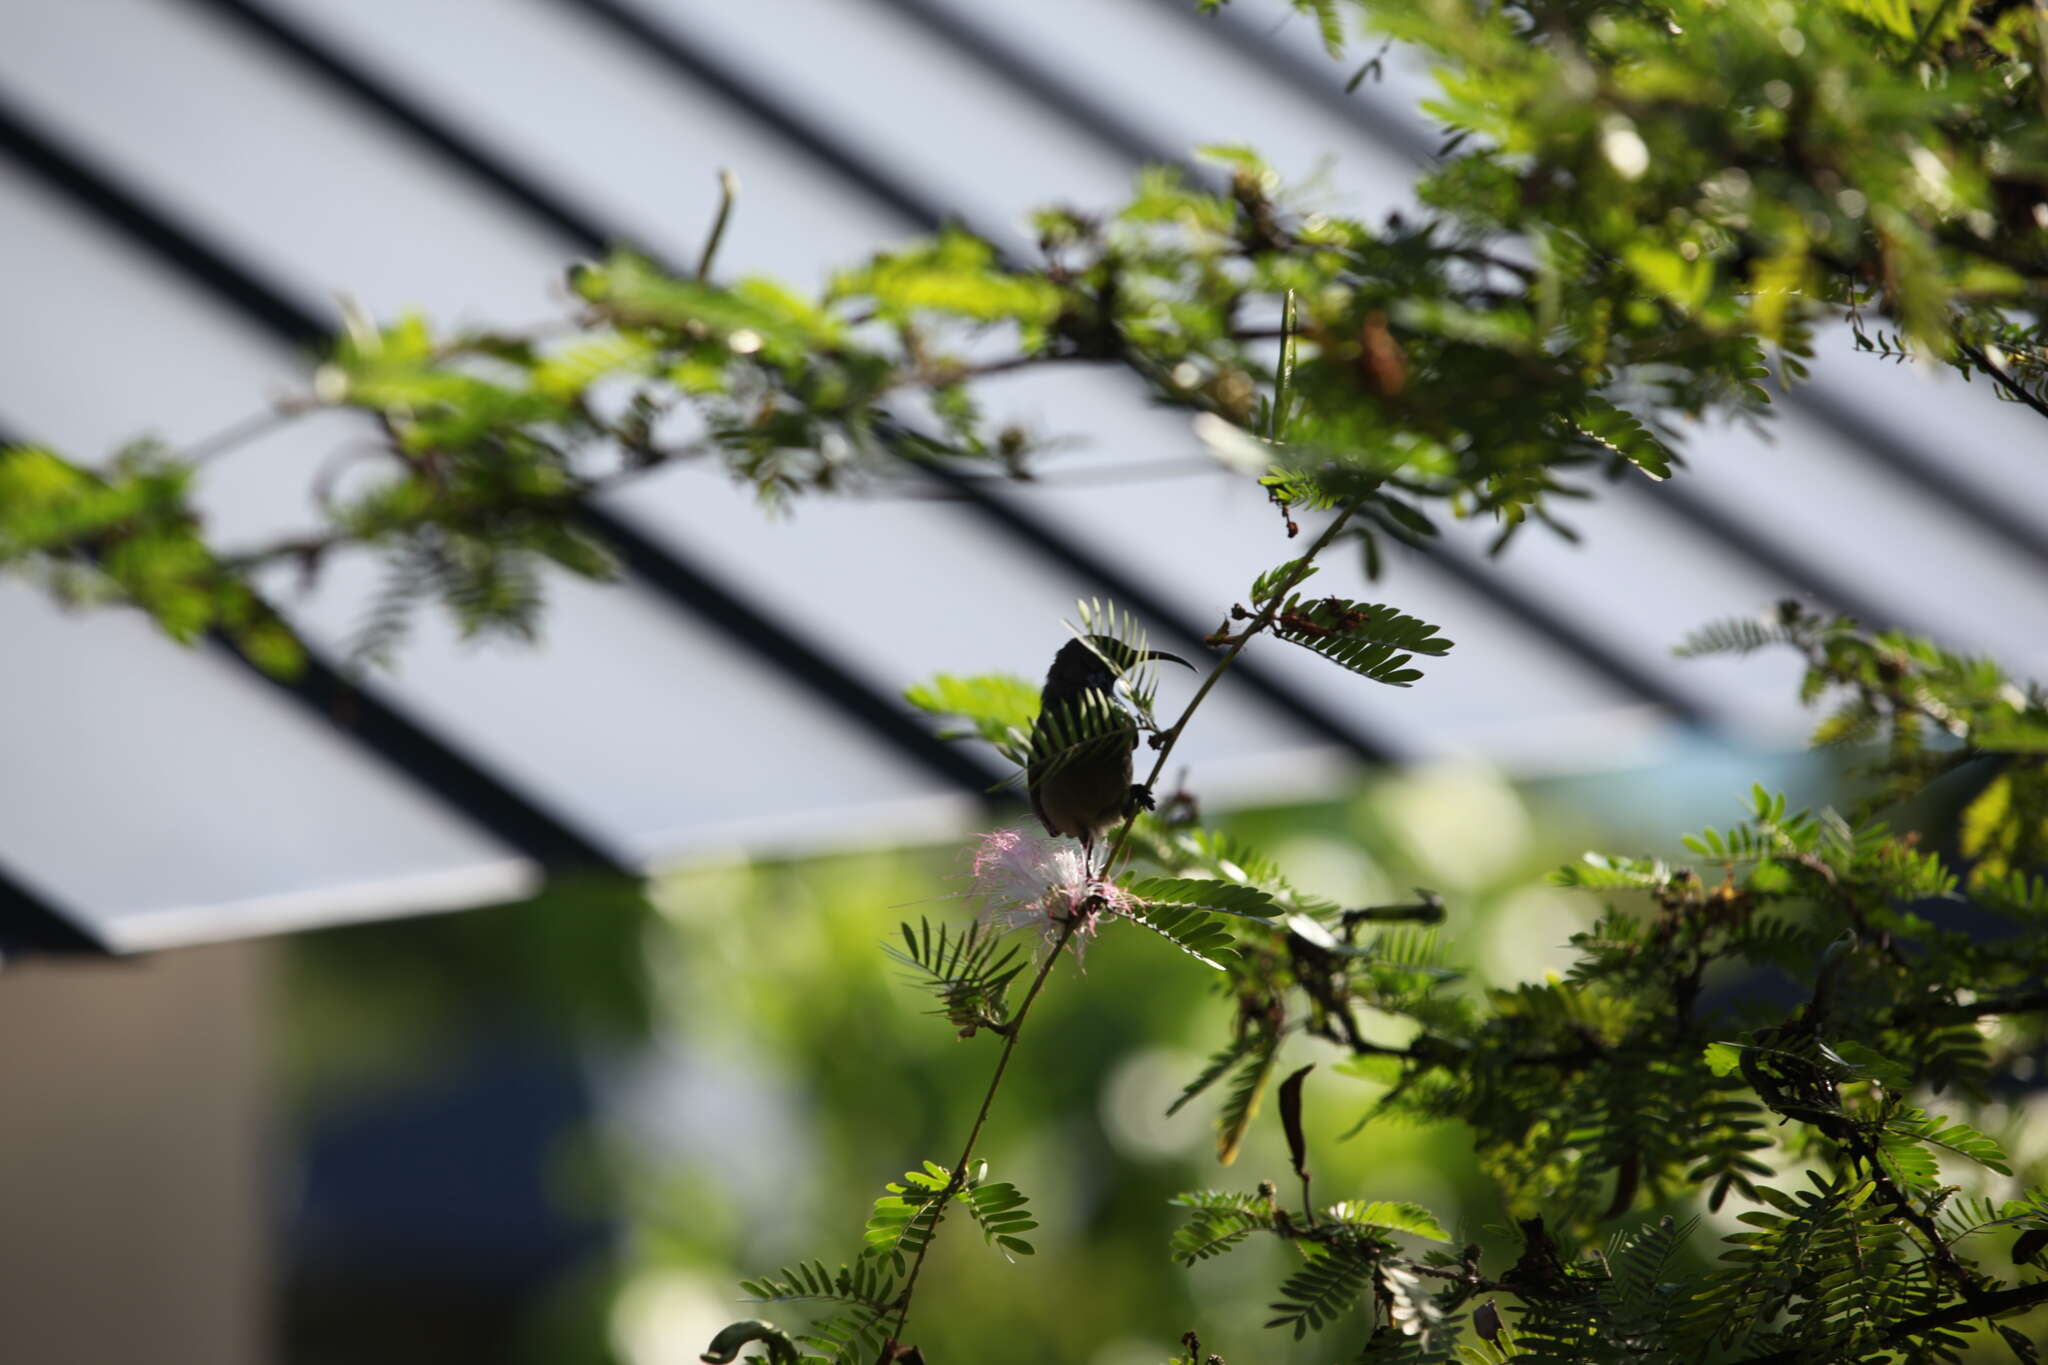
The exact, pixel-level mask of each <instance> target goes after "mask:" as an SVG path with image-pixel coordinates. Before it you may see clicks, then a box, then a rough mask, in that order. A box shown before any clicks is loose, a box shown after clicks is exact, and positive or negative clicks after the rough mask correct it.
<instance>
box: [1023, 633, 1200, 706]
mask: <svg viewBox="0 0 2048 1365" xmlns="http://www.w3.org/2000/svg"><path fill="white" fill-rule="evenodd" d="M1152 659H1164V660H1165V661H1166V662H1168V663H1175V664H1179V665H1180V666H1181V667H1182V668H1189V669H1191V668H1193V667H1194V665H1193V664H1191V663H1189V662H1188V661H1187V660H1186V659H1183V658H1181V657H1180V656H1179V655H1177V654H1168V653H1167V652H1166V651H1165V650H1163V649H1143V650H1141V649H1136V648H1133V647H1132V646H1131V645H1128V644H1126V643H1125V642H1124V641H1122V640H1119V639H1117V638H1116V637H1115V636H1113V635H1083V636H1080V637H1079V638H1077V639H1073V640H1069V641H1067V642H1066V643H1065V644H1064V645H1061V646H1060V652H1059V653H1058V654H1055V655H1054V656H1053V660H1052V671H1051V672H1050V673H1048V674H1046V676H1045V686H1046V690H1047V691H1049V692H1054V693H1067V692H1076V691H1080V690H1083V689H1088V690H1093V691H1097V692H1109V691H1113V690H1114V689H1115V687H1116V684H1117V680H1118V679H1120V678H1122V677H1124V676H1125V675H1126V674H1128V673H1129V672H1130V671H1131V670H1132V669H1134V668H1136V667H1137V666H1138V665H1139V664H1142V663H1145V662H1147V661H1149V660H1152Z"/></svg>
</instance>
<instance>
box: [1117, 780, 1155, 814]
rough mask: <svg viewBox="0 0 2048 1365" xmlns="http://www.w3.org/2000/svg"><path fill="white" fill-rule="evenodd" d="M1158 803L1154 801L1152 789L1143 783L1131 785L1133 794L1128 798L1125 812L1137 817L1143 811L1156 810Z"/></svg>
mask: <svg viewBox="0 0 2048 1365" xmlns="http://www.w3.org/2000/svg"><path fill="white" fill-rule="evenodd" d="M1156 809H1158V803H1156V802H1155V801H1153V799H1152V789H1151V788H1150V787H1148V786H1146V785H1145V784H1144V783H1143V782H1133V783H1132V784H1131V794H1130V796H1129V797H1127V798H1126V804H1125V811H1126V812H1127V813H1128V814H1131V815H1136V814H1137V813H1138V812H1139V811H1141V810H1156Z"/></svg>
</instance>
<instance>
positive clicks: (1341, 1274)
mask: <svg viewBox="0 0 2048 1365" xmlns="http://www.w3.org/2000/svg"><path fill="white" fill-rule="evenodd" d="M1376 1264H1377V1257H1376V1256H1373V1255H1370V1254H1366V1253H1363V1252H1360V1251H1358V1250H1355V1249H1353V1248H1349V1247H1316V1248H1314V1249H1313V1250H1311V1251H1310V1252H1309V1257H1308V1263H1307V1264H1306V1265H1304V1266H1302V1268H1301V1269H1300V1270H1297V1271H1296V1272H1295V1273H1294V1274H1292V1275H1290V1276H1288V1278H1287V1280H1286V1282H1285V1283H1283V1284H1282V1285H1281V1286H1280V1293H1281V1295H1282V1297H1281V1299H1280V1300H1279V1302H1277V1303H1275V1304H1274V1305H1273V1312H1274V1314H1275V1316H1274V1317H1273V1318H1271V1319H1270V1320H1269V1321H1268V1322H1267V1323H1266V1326H1268V1327H1291V1328H1293V1329H1294V1336H1295V1339H1296V1340H1297V1341H1298V1340H1300V1339H1301V1338H1302V1337H1305V1336H1307V1335H1308V1334H1309V1332H1310V1331H1321V1330H1322V1329H1323V1328H1324V1327H1325V1326H1327V1325H1328V1324H1330V1323H1331V1322H1334V1321H1335V1320H1336V1319H1337V1318H1338V1317H1340V1316H1341V1315H1342V1314H1343V1313H1344V1311H1345V1310H1346V1309H1348V1308H1351V1307H1352V1306H1354V1305H1355V1304H1356V1302H1357V1300H1358V1296H1359V1294H1360V1293H1361V1292H1362V1291H1363V1290H1364V1288H1365V1285H1366V1281H1367V1280H1369V1279H1370V1278H1371V1277H1372V1273H1373V1267H1374V1266H1375V1265H1376Z"/></svg>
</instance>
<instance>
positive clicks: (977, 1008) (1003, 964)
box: [882, 917, 1024, 1032]
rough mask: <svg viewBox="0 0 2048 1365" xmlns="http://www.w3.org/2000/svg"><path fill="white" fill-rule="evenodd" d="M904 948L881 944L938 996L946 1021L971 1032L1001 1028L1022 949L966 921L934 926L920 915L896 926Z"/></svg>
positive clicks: (940, 1010) (1021, 963)
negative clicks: (912, 923) (959, 925)
mask: <svg viewBox="0 0 2048 1365" xmlns="http://www.w3.org/2000/svg"><path fill="white" fill-rule="evenodd" d="M899 927H900V930H901V932H902V935H903V947H901V948H898V947H896V946H895V945H894V944H891V943H885V944H883V945H882V951H883V952H885V953H887V954H888V955H889V956H890V957H892V958H894V959H895V960H896V961H897V962H900V963H902V964H903V965H904V966H905V967H908V968H910V969H911V971H912V972H913V973H915V974H916V975H917V977H918V979H919V980H920V982H921V984H923V985H924V987H925V988H926V989H927V990H929V991H931V992H932V994H933V995H935V996H936V997H937V998H938V1001H939V1006H940V1007H939V1009H937V1010H935V1011H933V1012H934V1013H936V1014H941V1015H943V1016H945V1018H946V1019H947V1021H948V1022H950V1023H952V1024H954V1025H956V1026H958V1027H959V1028H961V1029H963V1030H967V1031H969V1032H972V1031H973V1030H974V1029H976V1028H986V1027H993V1028H997V1029H1000V1028H1001V1027H1002V1025H1003V1023H1004V1021H1005V1020H1006V1019H1007V1018H1008V1015H1009V1005H1008V1002H1007V999H1006V996H1007V993H1008V991H1009V988H1010V983H1011V982H1013V981H1015V980H1016V978H1017V974H1018V973H1019V972H1021V971H1023V970H1024V962H1023V954H1022V950H1021V949H1019V948H1017V947H1015V946H1014V945H1013V946H1010V947H1008V948H1005V947H1004V946H1003V945H1002V942H1001V940H1000V938H999V937H998V936H997V935H994V934H990V933H988V932H987V931H985V930H984V929H983V928H982V926H981V925H979V924H971V925H969V926H968V927H967V928H966V929H965V930H964V931H963V930H959V929H953V928H950V927H948V926H946V925H943V924H941V925H939V926H938V927H937V928H936V929H934V928H933V926H932V923H931V921H930V920H927V919H924V918H922V917H920V918H919V920H918V927H917V928H916V929H912V928H911V927H910V926H909V925H908V924H904V925H901V926H899Z"/></svg>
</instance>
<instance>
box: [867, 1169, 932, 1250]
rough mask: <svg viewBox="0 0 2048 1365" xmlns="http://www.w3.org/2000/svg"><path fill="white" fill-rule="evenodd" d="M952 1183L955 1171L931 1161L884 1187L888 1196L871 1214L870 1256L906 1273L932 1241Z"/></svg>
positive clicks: (906, 1172)
mask: <svg viewBox="0 0 2048 1365" xmlns="http://www.w3.org/2000/svg"><path fill="white" fill-rule="evenodd" d="M951 1182H952V1172H951V1171H948V1170H947V1169H946V1168H945V1167H944V1166H941V1165H939V1164H938V1163H937V1162H935V1161H927V1162H925V1163H924V1169H922V1170H917V1171H905V1172H904V1173H903V1179H902V1180H900V1181H895V1182H892V1183H890V1184H889V1185H887V1186H884V1188H885V1189H886V1190H887V1191H888V1193H886V1194H884V1195H882V1196H881V1197H880V1198H879V1199H877V1200H875V1206H874V1209H873V1211H872V1212H870V1213H869V1214H868V1222H867V1231H866V1241H867V1254H868V1255H869V1256H874V1257H879V1258H881V1259H884V1260H887V1261H888V1262H889V1263H890V1264H891V1265H893V1266H894V1267H895V1269H896V1273H897V1274H898V1275H901V1274H903V1273H905V1271H906V1270H907V1269H908V1268H909V1262H908V1259H907V1258H908V1257H910V1256H914V1255H916V1254H917V1253H918V1252H920V1251H922V1250H923V1249H924V1245H925V1243H926V1242H928V1241H930V1240H931V1235H932V1228H933V1226H934V1225H935V1224H936V1223H937V1221H938V1215H939V1207H940V1204H941V1203H942V1199H941V1196H942V1195H943V1194H944V1193H945V1191H946V1189H947V1187H948V1186H949V1185H950V1184H951Z"/></svg>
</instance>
